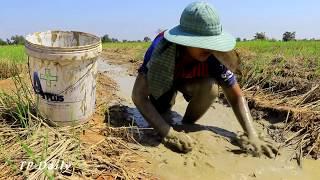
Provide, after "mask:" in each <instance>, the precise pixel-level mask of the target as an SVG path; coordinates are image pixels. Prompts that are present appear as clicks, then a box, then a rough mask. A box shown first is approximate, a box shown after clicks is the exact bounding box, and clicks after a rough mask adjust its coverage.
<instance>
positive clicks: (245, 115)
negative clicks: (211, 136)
mask: <svg viewBox="0 0 320 180" xmlns="http://www.w3.org/2000/svg"><path fill="white" fill-rule="evenodd" d="M222 89H223V91H224V94H225V96H226V98H227V100H228V102H229V104H230V105H231V107H232V109H233V111H234V113H235V115H236V117H237V119H238V121H239V123H240V124H241V126H242V128H243V130H244V131H245V133H246V135H247V137H248V139H247V140H244V142H243V144H242V146H243V147H244V148H247V149H249V150H252V151H254V153H255V154H256V155H261V154H262V153H264V154H266V155H267V156H269V157H274V154H277V153H278V152H277V150H276V148H274V147H273V146H272V145H271V144H269V143H266V142H264V141H263V140H262V139H260V137H259V136H258V134H257V132H256V130H255V128H254V126H253V120H252V116H251V113H250V109H249V107H248V103H247V101H246V99H245V97H244V96H243V94H242V91H241V88H240V86H239V84H238V83H235V84H233V85H232V86H230V87H228V86H222ZM249 146H253V149H251V147H249Z"/></svg>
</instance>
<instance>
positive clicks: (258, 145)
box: [239, 135, 279, 158]
mask: <svg viewBox="0 0 320 180" xmlns="http://www.w3.org/2000/svg"><path fill="white" fill-rule="evenodd" d="M239 143H240V146H241V148H242V149H244V150H245V151H247V152H249V153H251V154H253V155H254V156H261V155H262V154H265V155H266V156H268V157H269V158H274V157H275V156H276V155H277V154H279V153H278V150H277V149H276V148H275V147H274V145H272V144H271V143H270V142H267V141H265V140H264V139H263V138H262V137H252V138H248V137H247V136H245V135H242V136H240V138H239Z"/></svg>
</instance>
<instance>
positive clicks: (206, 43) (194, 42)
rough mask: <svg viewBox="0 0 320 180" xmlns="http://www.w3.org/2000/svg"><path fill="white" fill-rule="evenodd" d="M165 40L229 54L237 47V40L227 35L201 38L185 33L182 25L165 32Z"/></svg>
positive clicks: (224, 33) (223, 33) (225, 33)
mask: <svg viewBox="0 0 320 180" xmlns="http://www.w3.org/2000/svg"><path fill="white" fill-rule="evenodd" d="M164 38H165V39H167V40H168V41H170V42H173V43H176V44H180V45H184V46H189V47H196V48H202V49H210V50H215V51H222V52H228V51H231V50H233V49H234V47H235V46H236V40H235V38H234V37H233V36H232V35H231V34H229V33H227V32H222V33H221V34H220V35H216V36H199V35H196V34H191V33H187V32H184V31H183V30H182V29H181V27H180V25H179V26H176V27H174V28H172V29H170V30H167V31H165V32H164Z"/></svg>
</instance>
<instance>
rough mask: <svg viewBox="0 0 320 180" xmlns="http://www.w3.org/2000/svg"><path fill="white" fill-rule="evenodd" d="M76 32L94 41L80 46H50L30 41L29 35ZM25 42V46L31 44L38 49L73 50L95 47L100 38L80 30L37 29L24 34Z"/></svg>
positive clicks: (99, 42)
mask: <svg viewBox="0 0 320 180" xmlns="http://www.w3.org/2000/svg"><path fill="white" fill-rule="evenodd" d="M54 32H56V33H59V32H61V33H73V34H74V33H78V34H82V35H85V36H88V37H91V38H93V39H94V43H91V44H87V45H82V46H69V47H52V46H46V45H40V44H37V43H34V42H32V41H30V38H31V36H35V35H36V34H40V33H54ZM25 39H26V42H25V46H26V47H28V46H31V47H36V48H39V49H42V48H46V49H51V50H75V49H78V50H79V49H91V48H95V47H97V46H99V45H100V44H101V38H100V37H98V36H96V35H93V34H90V33H86V32H82V31H63V30H48V31H38V32H34V33H30V34H27V35H26V38H25Z"/></svg>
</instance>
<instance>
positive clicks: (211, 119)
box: [98, 60, 320, 180]
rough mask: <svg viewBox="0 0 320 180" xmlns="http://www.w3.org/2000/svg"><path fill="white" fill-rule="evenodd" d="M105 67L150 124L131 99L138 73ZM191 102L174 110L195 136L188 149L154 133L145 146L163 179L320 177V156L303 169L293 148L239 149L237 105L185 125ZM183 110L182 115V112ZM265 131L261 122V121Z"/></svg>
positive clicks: (213, 110)
mask: <svg viewBox="0 0 320 180" xmlns="http://www.w3.org/2000/svg"><path fill="white" fill-rule="evenodd" d="M98 67H99V71H101V72H104V73H107V74H108V76H111V77H112V78H113V79H114V80H115V81H116V82H117V83H118V85H119V92H118V95H119V96H120V97H122V98H123V99H124V102H123V104H125V105H127V106H129V107H131V108H130V113H131V115H132V116H133V118H134V119H135V120H136V122H137V124H138V125H139V126H142V127H144V126H147V125H148V124H147V123H146V122H145V121H144V119H143V118H142V117H141V115H140V114H139V112H138V111H137V110H136V109H135V108H134V105H133V104H132V102H131V99H130V97H131V90H132V87H133V83H134V80H135V77H131V76H129V75H128V73H126V69H125V68H123V67H119V66H116V65H110V64H108V63H107V62H106V61H102V60H100V61H99V65H98ZM186 106H187V104H186V102H185V101H184V99H183V97H182V96H181V95H180V94H179V95H178V97H177V99H176V104H175V106H174V107H173V110H174V111H176V112H177V114H176V115H175V116H174V118H175V123H176V127H177V128H180V129H183V130H185V131H186V132H187V133H188V134H189V135H190V136H191V137H192V138H193V139H194V141H195V144H194V149H193V150H192V151H191V152H190V153H188V154H178V153H175V152H173V151H171V150H169V149H167V148H165V147H164V146H163V145H162V144H160V143H159V142H158V141H157V140H155V139H154V138H152V137H150V138H149V139H148V138H147V140H146V143H145V144H144V146H143V147H141V148H140V149H141V150H143V151H141V153H142V154H144V155H145V157H146V158H147V159H148V160H149V161H150V162H151V164H150V165H148V166H146V169H148V170H149V171H150V172H152V173H154V174H155V175H156V176H158V177H159V178H160V179H235V180H238V179H243V180H246V179H283V180H285V179H288V180H289V179H290V180H291V179H297V180H298V179H299V180H300V179H311V180H313V179H314V180H318V179H320V161H314V160H303V168H300V167H299V166H298V165H297V163H296V161H289V160H288V159H290V156H291V152H290V150H289V149H284V150H282V151H281V155H280V156H278V157H276V158H275V159H267V158H265V157H261V158H256V157H251V156H248V155H246V154H243V153H241V151H239V147H237V146H235V145H233V144H232V143H231V139H232V138H233V137H234V136H236V135H237V134H239V133H241V132H242V129H241V127H240V125H239V123H238V122H237V120H236V118H235V116H234V114H233V112H232V110H231V108H229V107H226V106H224V105H221V104H218V103H214V104H213V105H212V107H211V108H210V110H209V111H208V112H207V113H206V114H205V115H204V116H203V117H202V118H201V119H200V120H199V121H198V122H197V124H196V125H189V126H186V125H184V126H182V125H180V124H179V119H180V118H181V115H183V113H184V111H185V109H186ZM179 114H180V115H179ZM256 127H257V129H258V130H259V131H261V132H263V130H262V128H261V126H258V124H256Z"/></svg>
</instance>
